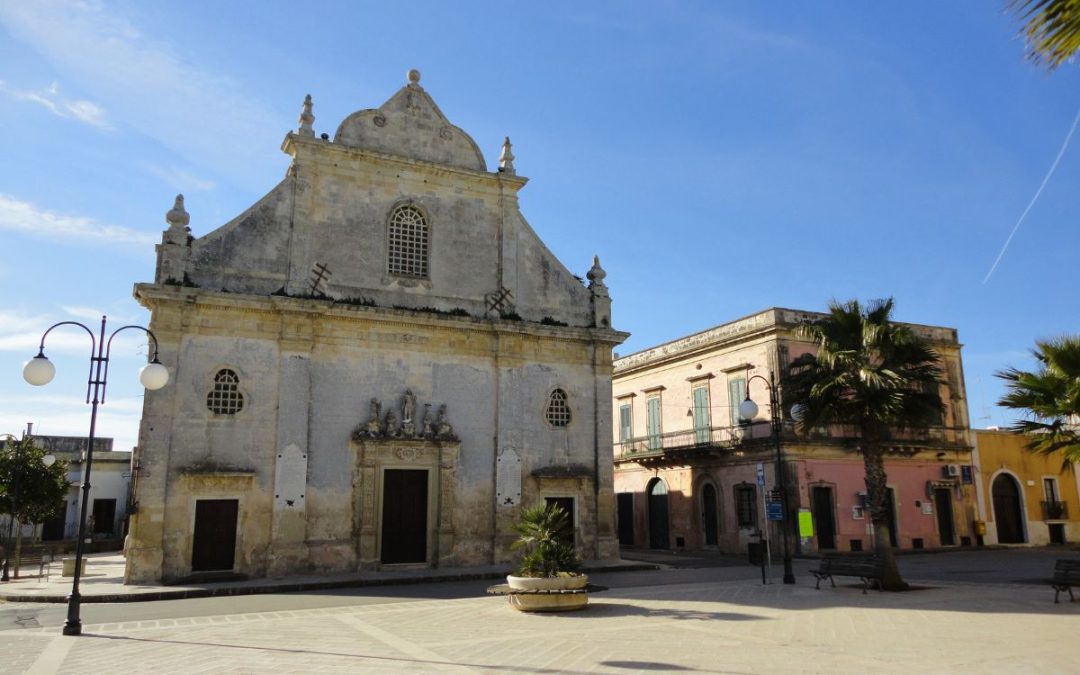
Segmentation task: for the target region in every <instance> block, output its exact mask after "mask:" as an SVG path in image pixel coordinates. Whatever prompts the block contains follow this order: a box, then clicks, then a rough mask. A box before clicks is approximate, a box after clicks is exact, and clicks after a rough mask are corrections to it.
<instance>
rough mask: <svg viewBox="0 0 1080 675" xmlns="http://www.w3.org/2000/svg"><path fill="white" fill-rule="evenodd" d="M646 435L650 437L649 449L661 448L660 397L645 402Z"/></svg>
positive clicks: (653, 397)
mask: <svg viewBox="0 0 1080 675" xmlns="http://www.w3.org/2000/svg"><path fill="white" fill-rule="evenodd" d="M645 433H646V434H647V435H648V436H649V449H650V450H659V449H660V448H661V443H660V434H661V433H662V431H661V428H660V397H659V396H652V397H650V398H648V399H646V401H645Z"/></svg>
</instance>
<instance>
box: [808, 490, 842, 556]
mask: <svg viewBox="0 0 1080 675" xmlns="http://www.w3.org/2000/svg"><path fill="white" fill-rule="evenodd" d="M832 493H833V491H832V488H830V487H825V486H815V487H814V488H812V490H811V493H810V499H811V501H810V505H811V507H812V508H813V511H812V513H813V516H814V531H815V533H816V534H817V540H818V548H819V549H829V550H831V549H835V548H836V514H835V510H834V509H833V494H832Z"/></svg>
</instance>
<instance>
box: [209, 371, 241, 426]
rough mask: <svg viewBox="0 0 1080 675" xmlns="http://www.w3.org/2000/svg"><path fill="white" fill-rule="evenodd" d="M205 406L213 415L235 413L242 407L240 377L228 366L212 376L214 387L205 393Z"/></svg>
mask: <svg viewBox="0 0 1080 675" xmlns="http://www.w3.org/2000/svg"><path fill="white" fill-rule="evenodd" d="M206 407H207V408H209V409H210V412H212V413H214V414H215V415H235V414H236V413H238V412H240V411H241V410H243V408H244V395H243V394H241V393H240V378H239V377H238V376H237V375H236V373H235V372H233V371H231V370H229V369H228V368H223V369H222V370H219V371H218V373H217V375H215V376H214V388H213V389H212V390H210V393H209V394H207V395H206Z"/></svg>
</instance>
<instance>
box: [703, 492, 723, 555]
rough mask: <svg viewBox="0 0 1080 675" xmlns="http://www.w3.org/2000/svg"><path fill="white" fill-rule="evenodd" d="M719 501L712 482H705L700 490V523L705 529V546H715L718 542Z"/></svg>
mask: <svg viewBox="0 0 1080 675" xmlns="http://www.w3.org/2000/svg"><path fill="white" fill-rule="evenodd" d="M719 503H720V500H719V499H718V498H717V496H716V487H715V486H713V484H712V483H705V486H704V488H702V490H701V525H702V527H704V529H705V545H706V546H716V545H717V544H719V543H720V510H719Z"/></svg>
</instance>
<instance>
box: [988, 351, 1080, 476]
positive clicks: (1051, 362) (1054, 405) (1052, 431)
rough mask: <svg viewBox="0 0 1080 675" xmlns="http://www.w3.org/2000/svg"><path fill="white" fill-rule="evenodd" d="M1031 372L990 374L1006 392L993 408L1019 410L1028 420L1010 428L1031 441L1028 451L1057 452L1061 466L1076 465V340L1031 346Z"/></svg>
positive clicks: (1079, 365)
mask: <svg viewBox="0 0 1080 675" xmlns="http://www.w3.org/2000/svg"><path fill="white" fill-rule="evenodd" d="M1035 345H1036V347H1037V348H1036V349H1034V350H1032V354H1033V355H1034V356H1035V358H1036V359H1037V360H1038V361H1039V364H1040V368H1039V370H1038V371H1036V372H1027V371H1023V370H1017V369H1016V368H1008V369H1006V370H1002V371H998V372H997V373H995V375H997V376H998V377H1000V378H1001V379H1003V380H1005V382H1006V383H1007V384H1006V387H1007V388H1008V390H1009V391H1008V393H1007V394H1005V395H1004V396H1002V397H1001V399H1000V400H999V401H998V405H1000V406H1003V407H1005V408H1013V409H1015V410H1024V411H1026V412H1027V414H1028V417H1029V419H1026V420H1020V421H1018V422H1017V423H1016V424H1014V425H1013V426H1012V427H1011V428H1012V430H1013V431H1017V432H1020V433H1023V434H1027V435H1028V436H1029V437H1030V438H1031V442H1030V443H1028V449H1029V450H1031V451H1032V452H1040V453H1043V454H1048V455H1049V454H1053V453H1057V452H1060V453H1061V455H1062V458H1063V459H1064V463H1065V464H1071V463H1072V462H1076V461H1078V460H1080V336H1075V335H1073V336H1069V335H1066V336H1062V337H1059V338H1054V339H1052V340H1040V341H1037V342H1036V343H1035Z"/></svg>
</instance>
